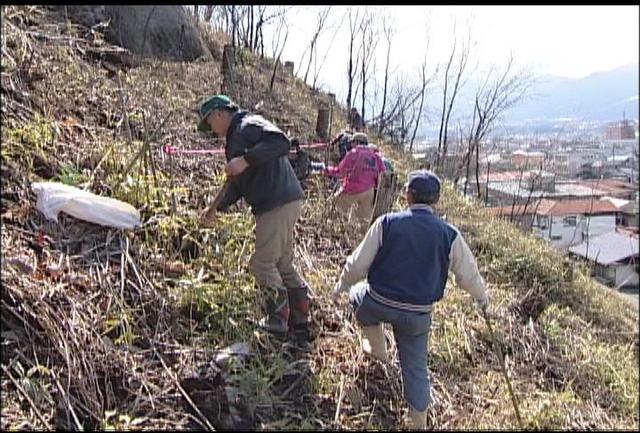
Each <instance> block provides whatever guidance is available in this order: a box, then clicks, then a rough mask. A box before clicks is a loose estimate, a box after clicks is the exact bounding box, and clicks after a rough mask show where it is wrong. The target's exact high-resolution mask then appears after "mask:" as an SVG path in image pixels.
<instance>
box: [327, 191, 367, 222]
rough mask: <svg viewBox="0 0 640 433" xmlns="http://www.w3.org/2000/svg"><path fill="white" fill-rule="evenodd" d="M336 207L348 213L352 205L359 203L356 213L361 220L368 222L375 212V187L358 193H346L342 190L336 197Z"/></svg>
mask: <svg viewBox="0 0 640 433" xmlns="http://www.w3.org/2000/svg"><path fill="white" fill-rule="evenodd" d="M335 203H336V209H338V210H339V211H341V212H345V213H348V212H349V209H350V208H351V206H353V205H354V204H355V205H357V208H356V211H355V215H356V217H357V218H358V219H359V220H360V221H361V222H368V221H369V219H370V218H371V213H372V212H373V188H371V189H368V190H366V191H364V192H361V193H358V194H345V193H344V192H343V191H340V192H339V193H338V194H337V195H336V198H335Z"/></svg>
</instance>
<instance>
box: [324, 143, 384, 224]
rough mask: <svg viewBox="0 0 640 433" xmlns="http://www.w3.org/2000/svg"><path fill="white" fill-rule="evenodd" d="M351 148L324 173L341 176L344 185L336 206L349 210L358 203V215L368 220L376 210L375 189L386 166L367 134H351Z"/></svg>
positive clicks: (359, 217)
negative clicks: (371, 145) (334, 165)
mask: <svg viewBox="0 0 640 433" xmlns="http://www.w3.org/2000/svg"><path fill="white" fill-rule="evenodd" d="M351 146H352V149H351V150H350V151H349V152H348V153H347V155H346V156H345V157H344V159H343V160H342V161H341V162H340V164H339V165H338V166H337V167H333V166H329V167H327V168H326V169H325V174H327V175H329V176H334V177H340V178H342V188H340V190H339V191H338V192H337V193H336V195H335V205H336V208H337V209H338V210H339V211H342V212H349V209H350V208H351V206H352V205H354V204H356V205H357V209H356V212H355V214H356V217H357V218H358V219H359V220H360V221H361V222H367V221H368V220H369V218H371V213H372V212H373V200H374V190H375V188H376V186H377V184H378V175H379V174H380V173H382V172H384V171H385V165H384V162H383V161H382V158H380V155H379V154H377V153H376V152H375V151H374V150H373V149H372V148H370V147H369V146H368V140H367V136H366V135H365V134H363V133H355V134H353V136H352V137H351Z"/></svg>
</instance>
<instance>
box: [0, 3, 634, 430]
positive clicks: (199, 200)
mask: <svg viewBox="0 0 640 433" xmlns="http://www.w3.org/2000/svg"><path fill="white" fill-rule="evenodd" d="M30 24H33V26H31V27H29V25H30ZM33 29H37V32H35V33H37V34H35V33H34V30H33ZM2 31H3V39H2V43H3V46H2V53H3V55H2V93H3V104H2V124H3V128H2V153H1V158H2V179H3V191H2V197H1V198H2V214H1V216H2V225H3V230H2V233H1V235H2V239H1V242H2V249H3V257H2V260H3V263H2V289H1V290H2V292H1V299H2V337H1V341H2V346H3V350H2V358H1V359H2V367H3V372H2V392H3V405H2V428H3V429H8V428H21V429H29V428H33V429H42V428H47V427H50V428H54V427H59V428H78V424H81V425H83V426H84V427H85V428H98V429H105V428H110V427H116V428H131V429H142V428H147V429H160V428H167V429H168V428H176V429H189V428H195V429H202V428H205V427H207V423H210V424H212V425H213V427H215V428H217V429H230V428H234V427H235V428H255V429H277V428H312V429H327V428H345V429H360V428H383V429H385V428H386V429H388V428H396V427H397V426H398V425H399V424H401V418H402V416H403V413H404V411H405V407H404V402H403V401H402V398H401V392H400V390H401V382H400V375H399V369H398V365H397V362H396V363H394V364H393V365H390V366H386V367H384V366H382V365H380V364H379V363H377V362H372V361H369V360H367V359H365V358H363V357H362V354H361V352H360V350H359V348H358V344H359V332H358V330H357V327H356V325H355V322H354V320H353V317H352V314H351V311H350V309H349V308H348V307H347V306H346V305H344V303H342V304H340V305H334V304H333V303H331V302H330V301H329V300H328V298H327V295H328V292H329V290H330V289H331V287H332V285H333V284H334V282H335V281H336V279H337V277H338V275H339V272H340V267H341V265H342V263H343V262H344V259H345V257H346V255H348V254H349V253H350V252H351V251H352V249H353V248H354V247H355V245H356V243H357V241H358V239H359V236H358V235H357V234H355V235H354V234H351V232H352V229H351V228H350V227H348V226H346V227H345V226H344V224H343V223H342V222H341V220H340V219H339V218H336V216H335V215H333V214H332V213H331V206H330V202H329V199H328V195H329V190H328V187H327V184H326V182H325V180H324V179H322V178H319V177H314V178H312V179H311V182H310V184H311V186H310V188H309V193H308V199H307V202H306V204H305V207H304V209H303V216H302V218H301V220H300V223H299V224H298V226H297V228H296V230H297V245H296V260H297V264H298V266H299V267H300V268H301V271H302V273H303V274H304V275H305V276H306V278H307V279H308V280H309V282H310V283H311V286H312V289H313V293H312V296H313V300H312V327H313V330H314V332H315V334H316V339H315V340H314V343H313V344H312V346H311V349H310V351H309V352H298V351H295V350H292V349H291V348H290V347H288V346H287V345H286V344H284V345H283V344H282V343H280V342H277V341H273V340H270V339H268V338H265V336H263V335H260V334H257V333H255V332H254V326H253V321H254V319H255V317H256V315H258V308H257V299H258V298H259V294H258V293H256V290H255V288H254V287H253V281H252V279H251V278H250V277H249V275H248V273H247V272H246V263H247V260H248V258H249V256H250V255H251V253H252V250H253V245H252V230H253V220H252V218H251V217H250V216H249V215H248V212H247V209H246V208H245V207H244V206H243V205H241V206H239V207H237V208H236V209H234V210H233V211H232V212H231V213H230V214H227V215H224V216H221V218H220V220H219V222H218V224H217V225H216V227H215V228H214V229H211V230H202V229H200V228H198V226H197V223H196V221H197V213H198V211H199V210H201V209H202V208H203V207H204V206H205V203H206V202H208V201H209V200H210V199H211V197H212V196H213V194H214V193H215V192H216V190H217V188H218V187H219V185H221V183H222V176H221V173H220V168H221V164H222V162H221V161H220V160H218V159H215V158H194V157H186V156H185V157H175V158H174V159H173V161H172V160H170V159H169V158H167V156H166V155H165V154H163V153H162V152H161V151H160V148H161V146H162V145H163V144H172V145H175V146H177V147H180V148H200V147H208V146H210V141H209V140H207V139H205V138H204V137H202V136H200V135H198V134H197V133H196V131H195V122H196V116H195V115H194V113H193V112H192V111H193V110H194V109H197V107H198V103H199V102H200V100H201V98H202V97H204V96H205V95H208V94H211V93H216V92H218V91H219V88H220V85H221V78H220V74H219V67H220V65H219V62H217V61H214V62H210V63H198V62H195V63H192V64H180V63H166V62H156V61H151V60H140V59H138V60H137V61H138V62H139V64H138V66H137V67H133V68H123V69H124V71H121V72H119V73H118V74H114V72H113V71H112V70H111V69H108V68H109V66H101V63H100V62H98V61H97V60H96V58H95V57H88V56H87V55H86V53H87V52H90V51H91V50H94V51H95V50H97V51H100V50H113V47H108V46H105V45H103V44H102V43H101V42H99V39H91V38H89V39H84V38H82V37H81V34H82V33H81V29H77V28H74V27H72V28H66V29H65V28H63V27H62V26H61V25H60V24H58V23H56V22H52V21H50V20H49V17H48V15H47V13H46V12H44V11H43V10H42V9H41V8H37V7H36V8H31V7H22V6H21V7H16V6H11V7H3V21H2ZM43 35H44V36H43ZM214 39H215V38H214ZM212 40H213V39H212ZM215 40H217V39H215ZM242 62H244V65H243V63H240V64H239V66H238V68H239V70H241V71H243V73H242V74H239V76H240V77H241V80H239V81H238V94H237V95H233V96H234V97H235V98H236V99H237V100H238V102H240V104H241V105H244V106H246V107H249V106H253V105H254V104H256V103H257V102H259V101H260V100H263V101H264V106H263V110H262V111H263V112H264V113H265V116H267V117H268V118H271V119H273V120H275V121H276V123H278V124H280V126H282V127H283V128H284V129H289V131H290V134H291V135H292V136H293V135H295V136H298V137H301V138H303V140H305V139H309V138H310V137H312V136H313V132H314V129H315V116H316V113H317V108H318V106H319V104H322V103H324V101H326V96H324V95H322V94H314V93H312V92H310V91H309V90H308V89H307V88H306V87H305V86H304V84H303V83H301V82H300V80H297V79H294V78H293V77H285V76H281V77H280V78H279V79H278V80H277V81H276V83H275V89H274V92H272V93H269V92H268V91H267V87H268V81H269V79H270V73H271V66H270V65H269V62H268V61H261V60H259V59H256V58H255V57H253V56H252V55H250V54H246V55H244V58H243V60H242ZM103 64H104V61H103ZM118 77H119V79H118ZM123 99H124V100H126V101H127V102H126V110H125V111H126V116H123V109H122V101H123ZM143 113H144V114H143ZM335 116H336V117H335V118H334V121H335V123H334V132H337V131H338V130H340V129H342V128H343V126H344V125H345V124H346V122H345V118H344V115H343V113H341V112H340V111H339V110H336V115H335ZM125 118H126V119H128V123H129V125H130V129H131V135H132V141H131V142H129V135H128V132H127V127H126V123H127V122H125V121H123V120H124V119H125ZM165 118H168V120H167V122H166V124H165V125H164V126H163V128H162V129H161V131H160V134H159V135H158V138H157V140H154V141H153V142H152V155H153V161H154V165H153V166H154V168H155V176H154V175H153V172H152V170H151V168H152V167H151V165H150V164H147V166H146V167H145V166H144V165H143V164H141V163H139V162H138V163H135V164H133V165H132V169H131V170H130V172H129V173H123V169H124V167H125V166H127V164H128V163H129V162H130V161H131V160H132V157H133V155H134V154H135V153H136V152H137V151H138V149H139V148H140V146H141V143H142V141H143V140H144V138H145V134H146V133H147V132H150V131H153V130H154V129H155V128H156V127H158V126H159V125H160V123H161V121H162V120H163V119H165ZM381 148H382V150H383V151H384V152H385V153H387V154H388V155H390V156H391V158H392V159H393V160H394V163H395V166H396V169H397V170H398V171H399V173H400V175H401V181H402V180H403V176H404V173H406V171H407V170H409V169H410V168H411V167H413V166H414V164H415V163H414V162H413V161H411V160H410V159H409V158H407V157H406V156H405V155H403V154H402V153H401V152H399V151H397V150H395V149H392V148H390V147H388V146H386V145H384V144H382V145H381ZM318 157H319V158H322V155H318ZM42 179H52V180H61V181H62V180H64V181H65V182H69V183H73V184H76V185H79V186H84V185H86V186H87V187H88V188H89V189H90V190H92V191H94V192H97V193H100V194H105V195H109V196H113V197H116V198H120V199H123V200H126V201H128V202H130V203H132V204H134V205H135V206H137V207H138V208H139V209H141V213H142V216H143V222H144V225H143V227H142V228H141V229H138V230H136V231H133V232H131V233H123V232H120V231H117V230H109V229H106V228H102V227H98V226H95V225H92V224H89V223H83V222H79V221H78V220H74V219H73V218H71V217H66V216H64V215H62V216H61V217H60V222H59V223H53V222H48V221H45V220H44V218H43V216H42V215H41V214H40V213H39V212H38V211H37V210H36V209H35V206H34V204H35V197H34V195H33V193H32V192H31V189H30V182H31V181H35V180H42ZM172 197H175V200H176V205H177V209H176V212H175V213H173V212H172V211H171V202H172ZM400 207H402V200H401V199H398V201H397V202H396V203H395V208H400ZM440 212H441V213H443V214H446V215H447V218H448V219H449V220H450V221H452V222H453V223H454V224H456V225H458V226H459V227H460V228H461V229H462V230H463V234H464V235H465V237H466V239H467V240H468V242H469V244H470V245H471V247H472V248H473V250H474V252H476V254H477V256H478V260H479V264H480V267H481V271H482V273H483V275H485V276H486V278H487V281H488V283H489V286H490V288H491V290H492V294H493V307H492V313H493V321H494V328H495V329H496V330H497V332H498V337H499V341H500V342H501V344H502V345H503V349H504V350H505V353H506V354H507V363H508V370H509V374H510V376H511V379H512V381H513V384H514V388H515V391H516V394H517V395H518V397H519V401H520V405H521V411H522V413H523V418H524V421H525V423H526V425H527V427H529V428H532V429H545V428H552V429H558V428H563V429H564V428H578V429H580V428H636V429H637V427H638V415H637V411H638V399H637V395H638V377H637V371H638V370H637V362H638V343H637V341H638V327H637V311H634V310H632V309H630V308H629V306H628V305H627V304H625V303H623V302H619V299H617V298H614V297H611V296H609V295H610V294H609V293H607V292H606V291H603V290H602V288H601V287H597V286H596V285H594V284H593V283H592V282H591V281H590V280H589V279H588V278H587V277H585V275H584V273H583V272H577V273H576V275H575V277H574V278H568V277H567V274H566V269H567V267H566V265H565V263H564V261H563V259H562V258H561V257H559V256H558V255H557V253H555V252H553V251H552V250H551V249H550V247H549V246H548V245H545V244H544V243H542V242H541V241H539V240H536V239H533V238H531V237H529V236H524V235H522V234H521V233H520V232H518V231H517V230H516V229H515V228H514V227H512V226H510V225H508V224H506V223H504V222H502V221H498V220H494V219H492V218H490V217H489V216H487V215H485V214H484V213H483V211H482V210H481V209H480V208H479V207H478V206H476V205H475V204H474V203H472V202H470V201H468V200H466V199H464V198H462V197H460V196H459V195H458V194H457V193H455V192H454V191H453V190H452V189H451V187H450V185H447V187H446V191H445V196H444V200H443V203H442V205H441V206H440ZM40 233H42V234H44V235H45V237H44V241H43V242H42V243H41V244H39V242H38V237H39V235H40ZM345 233H350V234H351V235H350V236H344V234H345ZM387 335H388V337H389V339H388V340H389V343H390V351H391V353H392V354H393V355H395V348H394V345H393V341H392V338H391V334H390V331H389V330H387ZM240 341H245V342H248V343H249V347H250V348H251V351H252V354H251V355H250V356H248V358H247V359H246V360H245V361H244V362H231V363H226V364H222V363H220V364H218V363H216V362H215V361H214V359H215V357H216V355H217V354H218V353H219V350H220V349H222V348H224V347H226V346H228V345H230V344H232V343H236V342H240ZM431 346H432V352H431V353H432V354H431V357H430V360H429V367H430V370H431V372H432V383H433V394H434V398H435V402H434V405H433V406H432V408H431V410H430V412H429V422H430V424H431V426H433V427H434V428H460V429H470V428H471V429H473V428H515V427H517V424H516V421H515V418H514V415H513V408H512V406H511V402H510V400H509V396H508V394H507V391H506V387H505V386H504V380H503V378H502V376H501V374H500V370H499V364H498V360H497V358H496V356H495V351H494V347H493V346H492V342H491V338H490V336H489V334H488V332H487V329H486V326H485V324H484V323H483V321H482V318H481V317H480V316H479V315H478V314H477V313H476V312H475V310H474V309H473V306H472V303H471V300H470V298H469V296H468V295H466V294H465V293H463V292H461V291H460V290H459V289H458V288H456V287H455V285H454V284H453V282H452V283H451V285H450V289H449V291H448V295H447V297H446V298H445V299H444V300H443V301H442V303H441V304H439V305H438V307H437V309H436V312H435V315H434V326H433V332H432V337H431Z"/></svg>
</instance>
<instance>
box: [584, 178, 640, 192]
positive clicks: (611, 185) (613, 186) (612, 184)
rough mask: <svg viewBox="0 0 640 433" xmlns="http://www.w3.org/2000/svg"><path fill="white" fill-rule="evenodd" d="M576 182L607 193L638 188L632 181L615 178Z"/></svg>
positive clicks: (630, 190) (632, 190) (631, 190)
mask: <svg viewBox="0 0 640 433" xmlns="http://www.w3.org/2000/svg"><path fill="white" fill-rule="evenodd" d="M576 184H578V185H584V186H586V187H588V188H594V189H598V190H600V191H606V192H608V193H610V194H609V195H612V194H628V193H629V192H634V191H636V190H637V189H638V187H637V186H636V185H633V184H632V183H629V182H624V181H621V180H615V179H598V180H581V181H577V182H576Z"/></svg>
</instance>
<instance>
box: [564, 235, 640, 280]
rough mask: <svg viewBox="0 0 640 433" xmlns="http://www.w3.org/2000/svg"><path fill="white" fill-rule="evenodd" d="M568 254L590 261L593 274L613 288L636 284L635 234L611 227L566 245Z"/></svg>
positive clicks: (636, 256) (636, 254)
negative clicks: (612, 229)
mask: <svg viewBox="0 0 640 433" xmlns="http://www.w3.org/2000/svg"><path fill="white" fill-rule="evenodd" d="M569 253H570V255H573V256H576V257H580V258H582V259H584V260H588V261H589V262H591V263H592V264H593V265H594V266H593V268H592V269H593V275H594V277H595V278H596V279H597V280H599V281H601V282H603V283H604V284H607V285H609V286H611V287H614V288H616V289H620V288H622V287H628V286H632V287H637V286H638V284H639V280H638V273H639V265H638V263H639V259H640V253H639V251H638V235H637V234H633V233H629V232H627V231H624V230H614V231H610V232H607V233H603V234H601V235H599V236H594V237H592V238H590V239H589V240H588V242H582V243H580V244H578V245H574V246H571V247H569Z"/></svg>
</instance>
